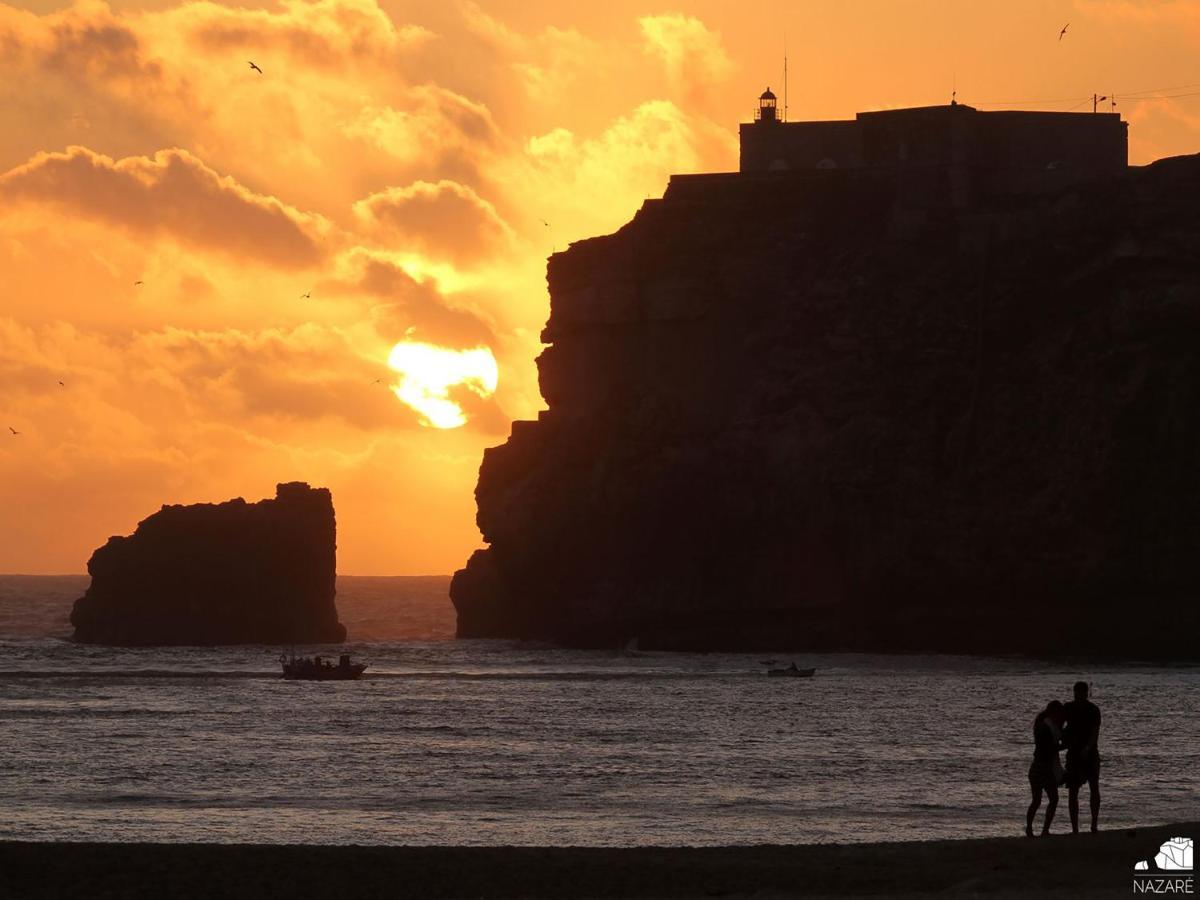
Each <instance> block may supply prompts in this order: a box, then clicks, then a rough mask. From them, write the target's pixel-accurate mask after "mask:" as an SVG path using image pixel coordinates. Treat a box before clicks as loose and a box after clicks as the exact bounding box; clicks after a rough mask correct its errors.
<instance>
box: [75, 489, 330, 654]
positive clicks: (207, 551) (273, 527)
mask: <svg viewBox="0 0 1200 900" xmlns="http://www.w3.org/2000/svg"><path fill="white" fill-rule="evenodd" d="M335 570H336V524H335V520H334V512H333V499H332V497H331V496H330V493H329V491H328V490H327V489H326V488H311V487H309V486H308V485H307V484H304V483H302V482H292V483H289V484H280V485H278V487H277V488H276V493H275V499H273V500H262V501H260V502H258V503H247V502H246V501H245V500H242V499H240V498H239V499H236V500H230V501H229V502H227V503H217V504H208V503H202V504H197V505H194V506H164V507H163V508H162V509H161V510H160V511H159V512H157V513H155V514H154V515H152V516H150V517H149V518H147V519H145V520H143V521H142V522H140V523H138V527H137V530H136V531H135V532H134V533H133V534H132V535H130V536H128V537H111V538H109V539H108V543H106V544H105V545H104V546H103V547H101V548H99V549H98V550H97V551H96V552H95V553H93V554H92V558H91V559H90V560H89V561H88V573H89V574H90V575H91V576H92V583H91V585H90V586H89V587H88V589H87V593H85V594H84V596H83V597H81V598H80V599H79V600H77V601H76V602H75V607H74V609H73V610H72V612H71V624H72V625H74V626H75V640H77V641H81V642H84V643H89V644H117V645H126V646H137V645H164V644H165V645H214V644H304V643H339V642H341V641H343V640H345V638H346V629H345V627H344V626H343V625H341V624H340V623H339V622H338V615H337V607H336V605H335V602H334V594H335Z"/></svg>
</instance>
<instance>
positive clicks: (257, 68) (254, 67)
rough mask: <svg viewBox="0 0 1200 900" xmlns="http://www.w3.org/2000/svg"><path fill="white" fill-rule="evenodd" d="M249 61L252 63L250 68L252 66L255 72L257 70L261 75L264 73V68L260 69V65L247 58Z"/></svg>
mask: <svg viewBox="0 0 1200 900" xmlns="http://www.w3.org/2000/svg"><path fill="white" fill-rule="evenodd" d="M247 61H248V62H249V63H250V68H252V69H253V70H254V71H255V72H257V73H258V74H259V75H261V74H262V73H263V71H262V69H260V68H259V67H258V66H256V65H255V64H254V61H253V60H247Z"/></svg>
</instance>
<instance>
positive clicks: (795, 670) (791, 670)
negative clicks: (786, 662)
mask: <svg viewBox="0 0 1200 900" xmlns="http://www.w3.org/2000/svg"><path fill="white" fill-rule="evenodd" d="M767 674H768V675H770V676H771V677H772V678H812V677H813V676H814V675H815V674H817V670H816V669H801V668H800V667H799V666H797V665H796V664H795V663H792V664H791V665H790V666H788V667H787V668H786V669H768V670H767Z"/></svg>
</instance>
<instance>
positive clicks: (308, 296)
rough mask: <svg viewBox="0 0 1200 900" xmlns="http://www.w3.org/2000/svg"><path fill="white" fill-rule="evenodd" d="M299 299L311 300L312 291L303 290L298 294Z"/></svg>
mask: <svg viewBox="0 0 1200 900" xmlns="http://www.w3.org/2000/svg"><path fill="white" fill-rule="evenodd" d="M300 299H301V300H311V299H312V291H305V292H304V293H303V294H301V295H300Z"/></svg>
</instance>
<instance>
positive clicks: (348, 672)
mask: <svg viewBox="0 0 1200 900" xmlns="http://www.w3.org/2000/svg"><path fill="white" fill-rule="evenodd" d="M366 668H367V667H366V666H365V665H363V664H361V663H355V664H354V665H350V666H300V665H296V666H292V665H289V664H287V663H284V665H283V677H284V678H285V679H286V680H288V681H357V680H358V679H359V678H360V677H361V676H362V673H363V672H364V671H365V670H366Z"/></svg>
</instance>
